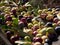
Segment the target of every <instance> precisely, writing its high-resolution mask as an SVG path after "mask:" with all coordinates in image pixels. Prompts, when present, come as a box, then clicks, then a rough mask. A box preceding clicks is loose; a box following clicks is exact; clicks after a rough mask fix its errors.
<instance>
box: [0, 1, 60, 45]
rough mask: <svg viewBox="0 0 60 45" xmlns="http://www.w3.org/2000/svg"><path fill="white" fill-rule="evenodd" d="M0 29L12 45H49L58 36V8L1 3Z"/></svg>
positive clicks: (59, 15) (59, 9)
mask: <svg viewBox="0 0 60 45" xmlns="http://www.w3.org/2000/svg"><path fill="white" fill-rule="evenodd" d="M0 28H1V30H2V31H3V33H4V34H5V35H6V37H7V39H8V40H9V41H10V42H11V43H12V44H13V45H16V44H22V45H51V42H52V41H54V40H56V39H57V36H58V35H59V34H60V8H46V9H39V8H34V7H33V6H32V5H30V4H26V5H20V6H18V5H14V4H13V3H11V2H10V3H9V4H8V3H6V2H5V3H1V4H0Z"/></svg>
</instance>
